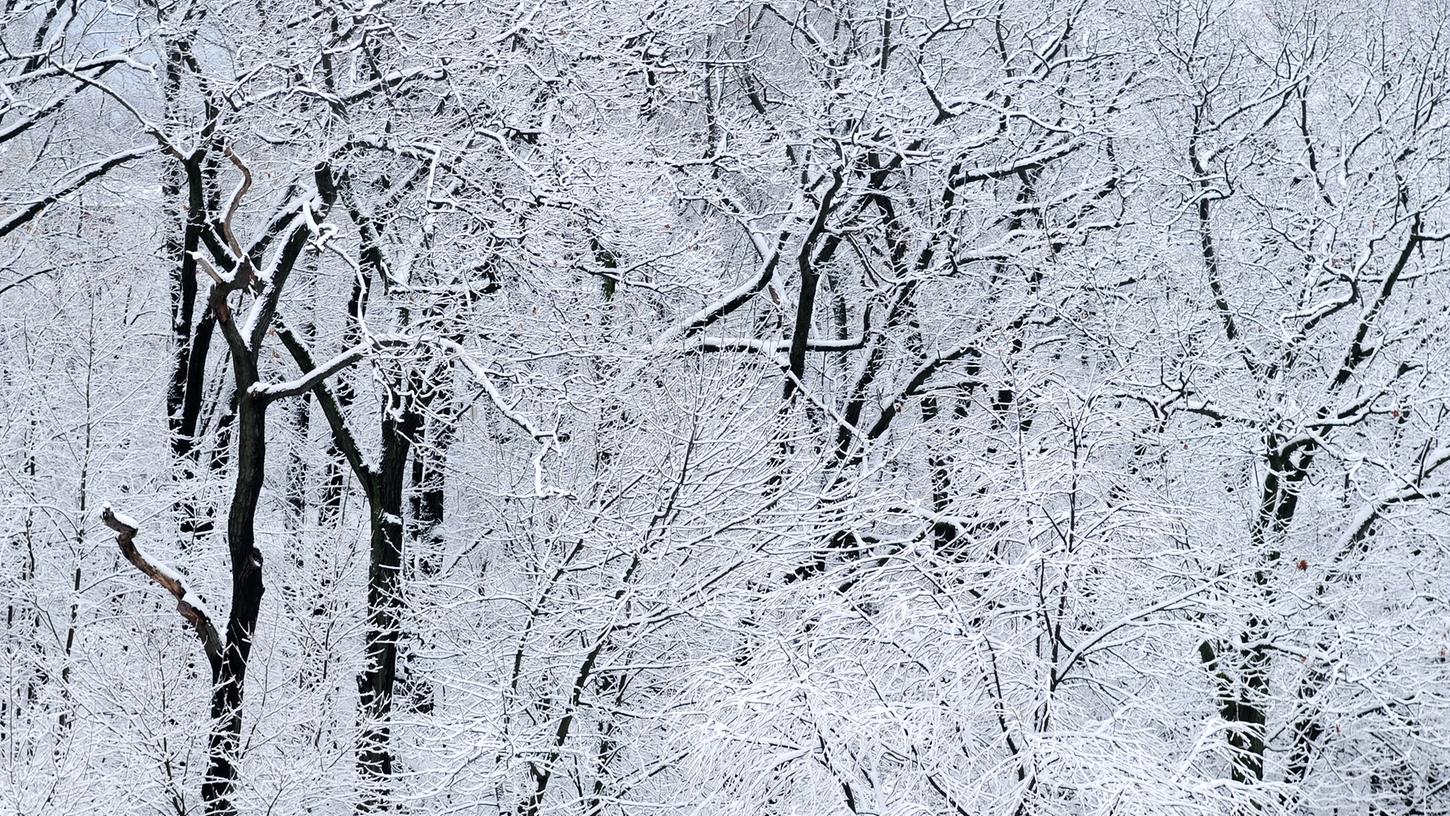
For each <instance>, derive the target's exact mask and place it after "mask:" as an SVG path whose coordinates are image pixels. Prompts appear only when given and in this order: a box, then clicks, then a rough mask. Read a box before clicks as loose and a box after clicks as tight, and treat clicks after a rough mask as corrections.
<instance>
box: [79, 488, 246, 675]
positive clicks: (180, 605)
mask: <svg viewBox="0 0 1450 816" xmlns="http://www.w3.org/2000/svg"><path fill="white" fill-rule="evenodd" d="M101 521H103V522H105V525H106V526H107V527H109V528H111V529H112V530H114V531H115V532H116V545H117V546H118V547H120V548H121V554H122V555H124V556H126V560H127V561H130V562H131V564H132V565H134V566H135V567H136V569H138V570H140V571H141V572H142V573H144V574H145V575H146V576H147V577H148V578H150V579H151V580H153V581H155V582H156V583H157V584H160V585H161V588H162V589H164V590H166V591H167V592H169V593H170V594H171V597H173V598H175V599H176V611H178V612H180V613H181V616H182V617H183V618H185V619H186V621H187V623H190V624H191V627H192V629H194V630H196V636H197V638H198V639H199V640H201V645H202V648H204V649H205V650H206V658H207V661H208V662H209V663H210V664H211V668H212V673H213V674H215V673H216V672H217V671H218V670H219V669H220V668H221V663H222V639H221V636H220V635H218V634H217V629H216V626H215V625H214V624H213V623H212V618H211V615H210V614H209V613H208V612H207V609H206V605H205V604H204V603H203V602H202V600H201V598H199V597H198V596H197V595H196V593H194V592H192V591H191V590H190V589H188V588H187V586H186V582H185V581H184V580H183V579H182V577H181V574H180V573H178V572H176V571H175V570H173V569H171V568H170V567H168V566H166V565H165V564H163V563H161V562H159V561H157V560H155V559H153V558H152V557H151V556H150V555H148V554H147V553H146V552H145V551H144V550H142V549H141V548H140V547H138V546H136V532H137V529H138V527H139V525H138V524H137V523H136V520H135V519H132V518H131V517H130V516H126V515H122V514H120V513H117V512H115V511H114V510H112V509H111V505H110V503H109V502H107V503H106V505H105V506H104V507H102V508H101Z"/></svg>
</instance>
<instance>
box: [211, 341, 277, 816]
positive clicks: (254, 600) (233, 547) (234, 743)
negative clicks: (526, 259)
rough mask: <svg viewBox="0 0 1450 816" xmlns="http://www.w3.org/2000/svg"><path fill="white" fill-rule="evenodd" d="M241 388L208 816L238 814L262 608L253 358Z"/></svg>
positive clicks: (261, 406)
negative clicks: (228, 594)
mask: <svg viewBox="0 0 1450 816" xmlns="http://www.w3.org/2000/svg"><path fill="white" fill-rule="evenodd" d="M236 369H237V380H238V383H239V385H240V386H241V388H240V389H239V392H240V395H239V398H238V400H237V422H236V429H237V478H236V490H235V492H234V493H233V494H232V505H231V512H230V514H229V515H228V518H227V547H228V550H229V553H230V556H231V570H232V608H231V613H230V614H229V616H228V618H227V630H226V650H225V652H224V653H223V656H222V661H221V664H220V666H219V667H218V670H217V672H216V677H214V678H213V684H212V697H211V717H212V725H211V738H210V741H209V742H210V752H209V761H208V766H207V774H206V779H205V781H204V782H203V784H202V799H203V801H205V802H206V810H207V813H208V814H216V815H218V816H232V814H235V813H236V812H237V809H236V805H235V804H233V802H232V794H233V791H234V788H235V785H236V779H237V768H236V761H237V756H238V752H239V749H240V747H241V734H242V700H243V693H244V691H245V684H246V679H247V664H248V661H249V659H250V657H251V653H252V635H253V633H254V632H255V631H256V628H257V616H258V614H259V612H260V611H261V604H262V591H263V588H262V553H261V552H260V551H259V550H258V549H257V547H256V535H255V534H256V528H255V521H256V514H257V500H258V498H259V497H260V496H261V493H262V478H263V474H264V472H265V465H266V454H267V436H266V431H267V428H266V424H267V423H266V410H267V406H266V402H265V401H264V400H262V399H259V398H256V397H253V396H251V395H250V394H248V393H247V391H246V389H247V388H248V387H250V386H251V385H252V384H253V383H255V382H256V372H255V370H253V369H252V366H251V361H250V360H243V361H237V362H236Z"/></svg>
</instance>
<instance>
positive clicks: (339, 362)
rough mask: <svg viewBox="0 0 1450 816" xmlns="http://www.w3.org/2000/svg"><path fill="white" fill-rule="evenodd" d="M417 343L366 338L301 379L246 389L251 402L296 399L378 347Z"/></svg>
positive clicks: (407, 339) (399, 338)
mask: <svg viewBox="0 0 1450 816" xmlns="http://www.w3.org/2000/svg"><path fill="white" fill-rule="evenodd" d="M415 342H417V338H415V337H411V336H409V335H406V334H379V335H375V336H373V337H369V338H367V339H365V340H363V342H361V343H358V344H357V345H356V346H353V347H352V348H350V349H348V350H346V351H344V352H342V353H341V354H338V355H337V356H336V357H333V358H332V359H331V360H328V361H327V362H325V363H323V364H322V365H320V366H318V367H317V368H314V369H312V370H311V371H308V372H307V373H305V374H303V375H302V376H301V377H298V378H296V379H293V380H287V381H286V382H279V383H257V384H255V385H253V386H252V387H251V388H249V389H247V393H248V394H249V395H251V396H252V397H254V398H257V399H262V400H265V401H267V402H271V401H272V400H277V399H281V398H283V397H295V396H297V395H298V394H302V393H305V392H307V391H311V390H312V389H313V387H314V386H316V385H317V384H318V383H320V382H322V381H323V380H326V379H327V378H328V377H331V376H332V375H334V374H336V373H338V372H339V371H342V370H343V369H345V368H347V367H348V366H350V365H352V364H353V363H356V362H357V361H359V360H361V359H362V358H363V357H365V356H367V353H368V352H369V351H370V350H372V349H373V348H375V347H379V346H407V345H412V344H413V343H415Z"/></svg>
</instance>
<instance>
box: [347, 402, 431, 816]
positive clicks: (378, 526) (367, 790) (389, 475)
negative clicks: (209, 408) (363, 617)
mask: <svg viewBox="0 0 1450 816" xmlns="http://www.w3.org/2000/svg"><path fill="white" fill-rule="evenodd" d="M383 417H384V419H383V428H382V431H383V434H382V436H383V451H382V457H381V458H382V461H381V463H380V465H379V467H378V469H377V471H375V472H374V473H373V474H372V478H371V480H370V481H371V484H369V485H367V493H368V498H369V504H370V514H369V517H370V521H371V524H370V526H371V528H372V531H371V545H372V546H371V559H370V563H369V565H368V628H367V635H366V646H365V658H366V662H365V663H364V665H363V670H362V672H361V673H360V674H359V675H358V707H359V711H358V717H359V721H360V722H359V734H358V745H357V760H358V771H359V773H360V775H361V776H362V779H363V786H364V792H363V799H362V801H361V802H359V805H358V810H359V811H361V812H365V813H375V812H378V811H382V810H386V809H387V807H388V801H389V799H390V794H391V790H390V786H391V777H392V774H393V754H392V749H391V747H390V746H389V741H390V737H391V730H390V721H391V719H392V711H393V685H394V681H395V680H396V678H397V669H398V640H399V639H400V637H401V636H402V607H403V603H402V601H403V599H402V592H401V589H402V575H403V482H404V477H405V475H406V474H407V465H408V454H409V451H410V449H411V447H412V440H413V437H414V435H416V434H417V432H418V428H419V427H420V426H421V425H422V417H421V415H420V414H419V413H418V412H417V410H416V409H404V410H403V411H402V413H401V417H400V418H398V419H393V417H392V414H391V413H390V412H388V411H386V410H385V411H384V413H383Z"/></svg>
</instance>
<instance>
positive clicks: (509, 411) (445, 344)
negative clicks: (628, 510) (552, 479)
mask: <svg viewBox="0 0 1450 816" xmlns="http://www.w3.org/2000/svg"><path fill="white" fill-rule="evenodd" d="M438 345H439V346H441V347H442V348H444V349H446V350H448V351H449V352H451V353H452V354H453V356H454V357H455V358H457V360H458V362H460V363H462V364H463V367H464V368H465V369H467V370H468V373H469V374H472V375H473V379H474V380H475V381H476V382H477V383H478V384H479V385H481V386H483V391H484V393H486V394H488V399H489V401H490V402H492V403H493V406H494V407H495V408H497V409H498V412H499V413H500V414H503V415H504V418H505V419H507V420H508V421H510V422H512V423H513V424H515V425H517V426H518V427H520V428H522V429H523V431H524V433H527V434H528V435H529V436H531V437H533V439H534V441H536V442H538V443H539V449H538V450H537V451H535V453H534V455H533V457H532V459H531V461H532V463H533V466H534V495H535V496H536V497H538V498H544V497H546V496H572V495H573V494H572V493H569V492H568V491H565V490H560V489H559V488H557V487H549V486H546V485H545V484H544V459H545V458H546V457H547V456H548V455H549V451H550V450H556V451H557V450H558V449H559V443H560V442H562V441H568V438H567V436H566V437H565V438H563V439H560V434H559V430H558V428H557V426H556V427H555V429H554V430H552V431H546V430H544V429H542V428H540V427H539V426H538V425H536V424H535V423H534V422H533V420H531V419H529V418H528V417H527V416H525V415H524V414H521V413H519V411H518V410H516V409H515V407H514V404H511V403H509V402H508V401H507V400H505V399H504V396H503V394H502V393H500V392H499V390H498V387H497V386H495V385H494V384H493V378H492V377H490V376H489V375H488V371H487V370H485V369H484V367H483V366H481V365H479V364H478V361H476V360H474V359H473V358H472V357H471V356H469V354H468V350H467V349H465V348H464V347H463V346H461V345H459V344H458V343H455V342H453V341H452V340H439V341H438Z"/></svg>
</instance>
